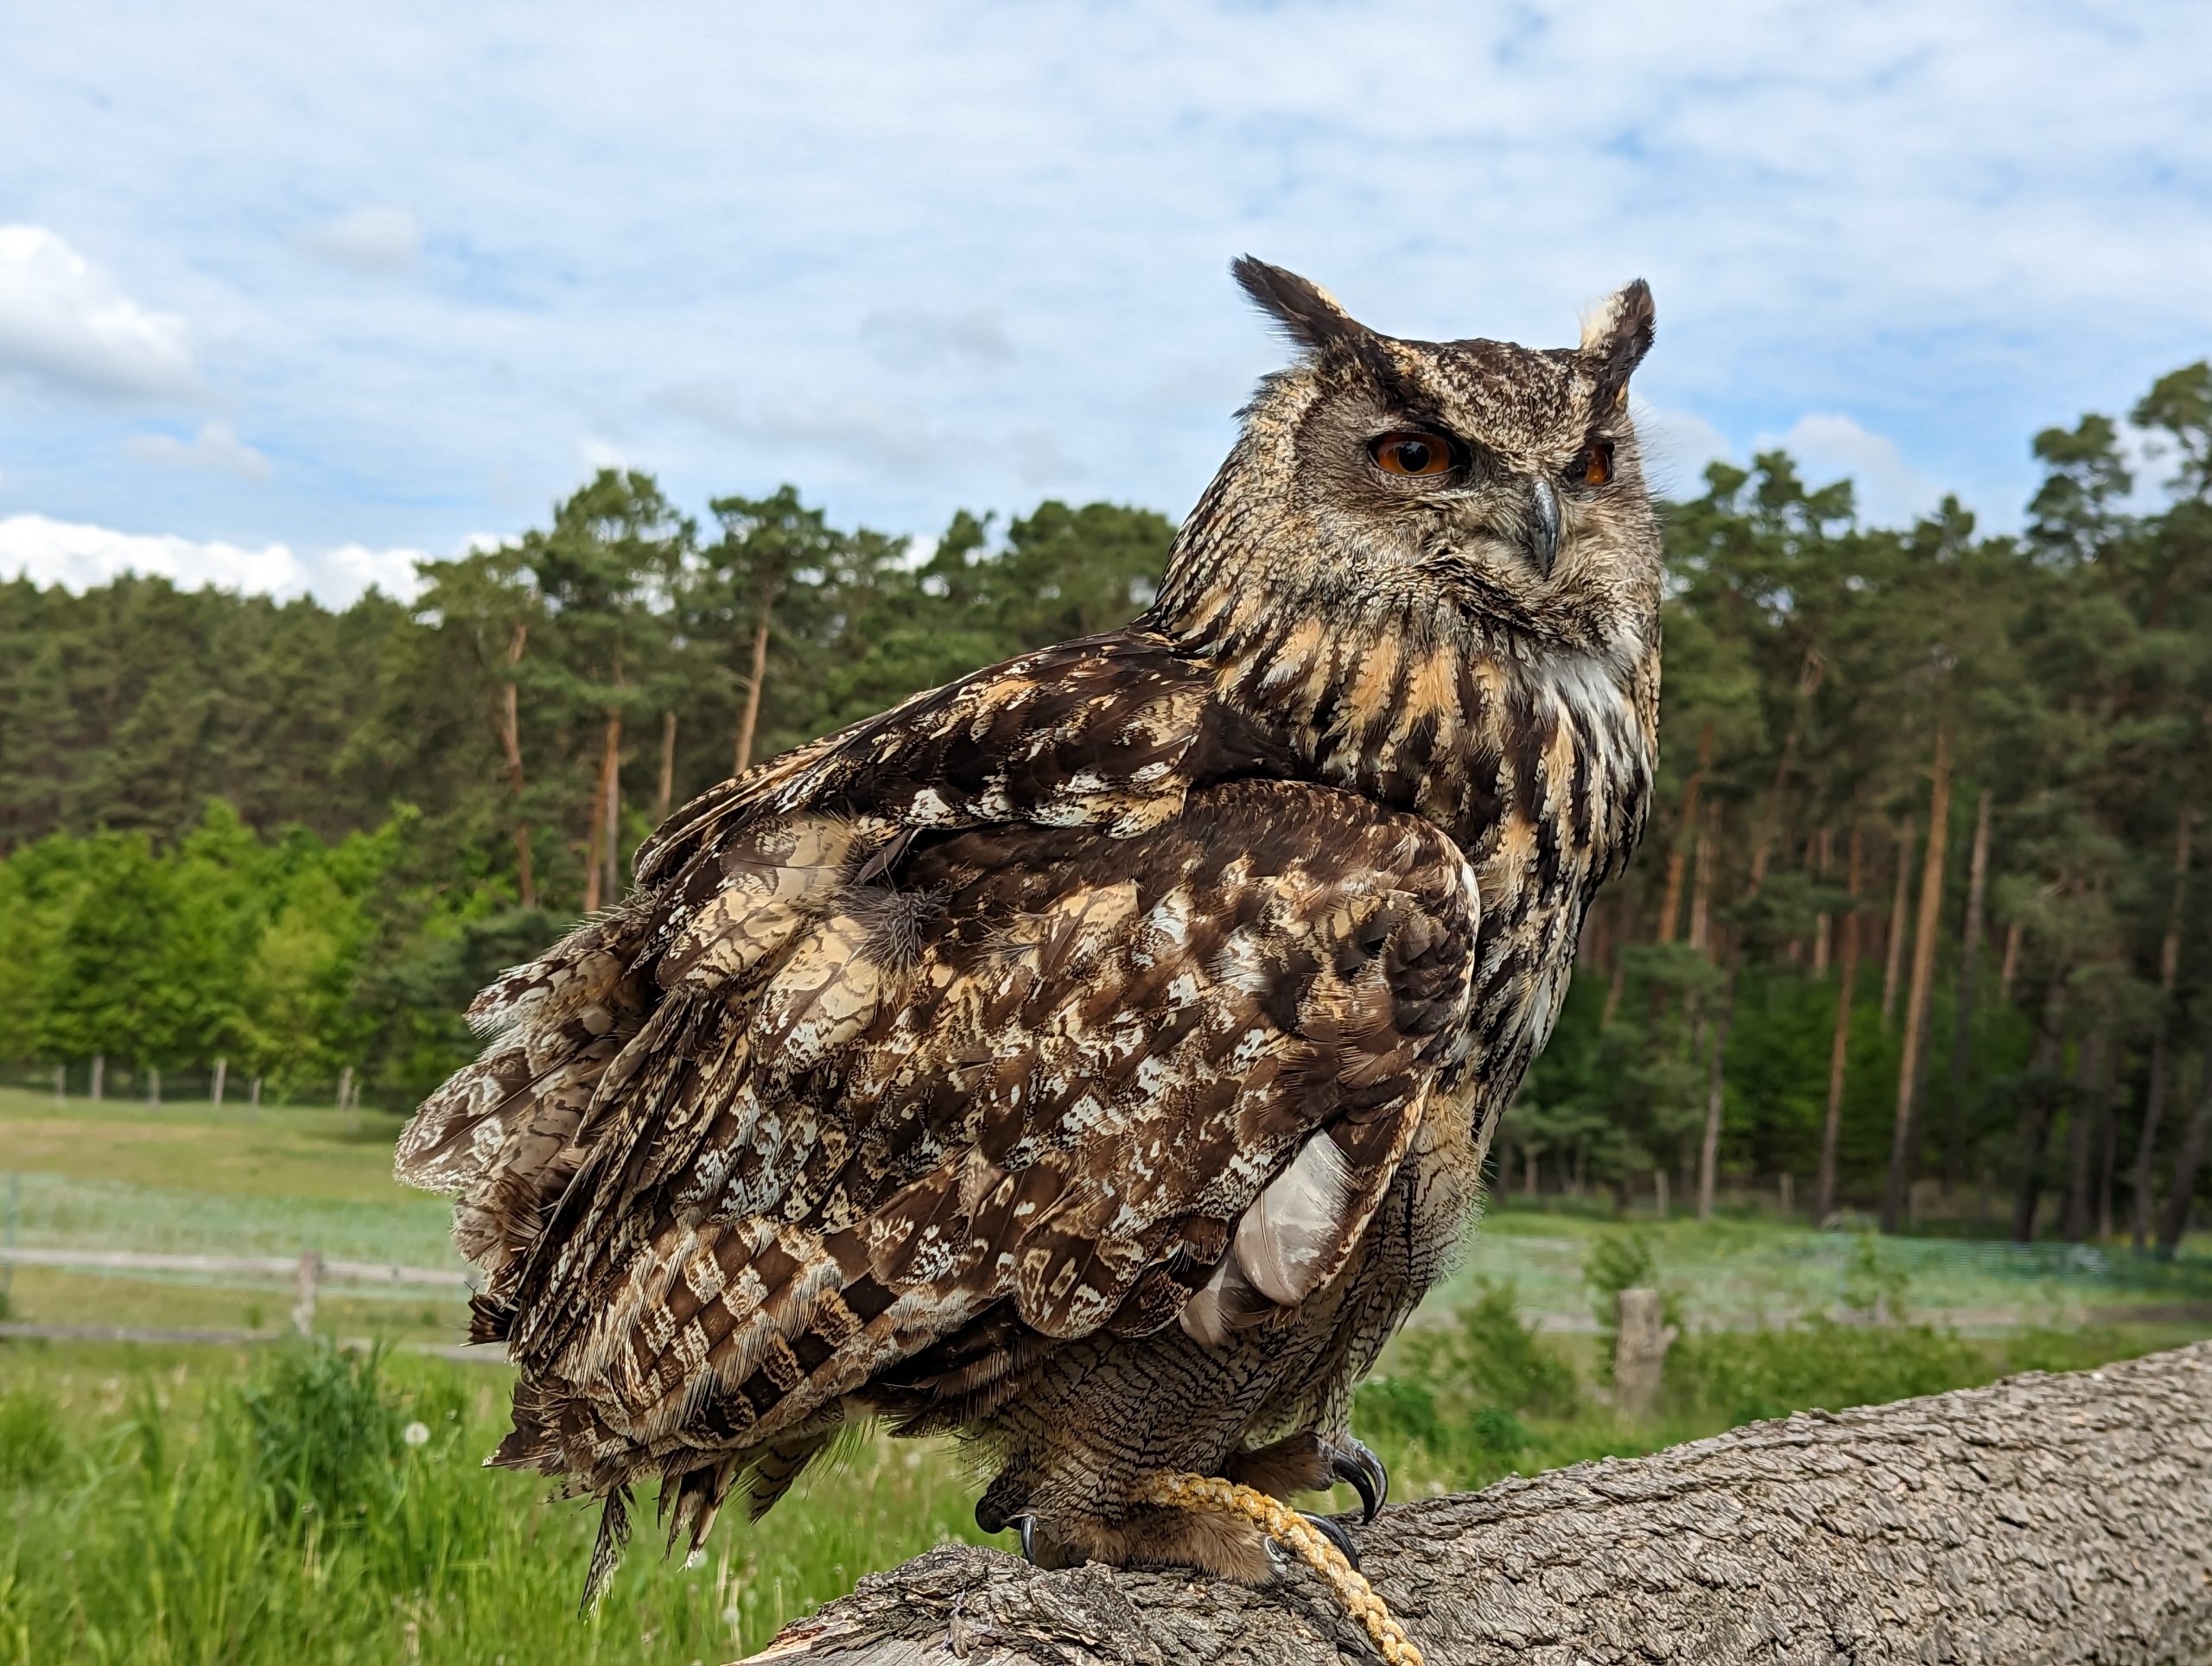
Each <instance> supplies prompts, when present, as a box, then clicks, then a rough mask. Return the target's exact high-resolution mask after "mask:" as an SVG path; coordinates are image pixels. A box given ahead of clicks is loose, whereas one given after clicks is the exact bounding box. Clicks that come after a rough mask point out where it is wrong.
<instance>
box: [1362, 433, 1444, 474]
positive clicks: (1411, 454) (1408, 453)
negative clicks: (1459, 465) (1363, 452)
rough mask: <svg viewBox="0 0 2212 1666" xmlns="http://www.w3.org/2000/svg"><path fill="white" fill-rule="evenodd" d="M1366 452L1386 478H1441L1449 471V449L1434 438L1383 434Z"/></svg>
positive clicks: (1421, 435) (1423, 435)
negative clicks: (1420, 475)
mask: <svg viewBox="0 0 2212 1666" xmlns="http://www.w3.org/2000/svg"><path fill="white" fill-rule="evenodd" d="M1367 449H1368V454H1369V455H1370V456H1372V457H1373V458H1374V459H1375V466H1376V467H1377V468H1379V469H1381V470H1382V471H1383V473H1384V474H1415V475H1418V474H1430V475H1434V474H1445V473H1446V472H1448V471H1449V470H1450V468H1451V467H1452V448H1451V447H1450V446H1449V445H1447V444H1446V443H1445V442H1443V441H1442V440H1440V439H1438V438H1437V437H1436V436H1434V435H1433V434H1385V435H1384V436H1383V437H1382V438H1381V439H1379V440H1377V441H1376V442H1374V443H1373V444H1372V445H1370V446H1369V447H1368V448H1367Z"/></svg>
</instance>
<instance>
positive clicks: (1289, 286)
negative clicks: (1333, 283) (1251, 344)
mask: <svg viewBox="0 0 2212 1666" xmlns="http://www.w3.org/2000/svg"><path fill="white" fill-rule="evenodd" d="M1229 270H1230V273H1231V275H1232V276H1234V277H1235V278H1236V281H1237V283H1240V284H1242V285H1243V289H1244V293H1245V294H1247V295H1249V296H1251V297H1252V299H1253V302H1255V304H1256V305H1257V306H1258V307H1259V308H1260V310H1261V311H1262V312H1264V313H1265V314H1267V315H1268V317H1270V318H1272V319H1274V321H1275V322H1276V323H1277V324H1278V325H1280V326H1281V328H1282V333H1283V334H1285V335H1287V336H1288V337H1289V338H1290V339H1291V341H1292V343H1293V344H1294V345H1295V346H1297V347H1304V348H1306V350H1308V351H1309V352H1313V353H1319V351H1320V350H1321V349H1322V348H1324V347H1328V346H1329V345H1330V344H1331V343H1332V342H1336V341H1345V340H1352V339H1354V338H1357V337H1359V336H1363V335H1365V334H1367V330H1366V328H1365V327H1364V326H1363V325H1361V324H1360V323H1359V322H1358V321H1357V320H1355V319H1354V318H1353V317H1352V315H1351V314H1350V313H1348V312H1346V311H1345V310H1344V308H1342V307H1340V306H1339V305H1338V304H1337V298H1336V296H1332V295H1331V294H1330V293H1329V292H1328V291H1327V290H1326V289H1323V288H1322V287H1321V286H1320V285H1319V283H1309V282H1307V281H1306V279H1305V278H1302V277H1299V275H1298V274H1297V273H1296V272H1287V271H1285V270H1283V269H1282V268H1281V267H1280V266H1270V265H1268V263H1267V262H1266V261H1264V260H1258V259H1255V258H1253V257H1252V256H1250V255H1240V256H1238V257H1237V258H1236V259H1235V260H1233V261H1231V262H1230V265H1229Z"/></svg>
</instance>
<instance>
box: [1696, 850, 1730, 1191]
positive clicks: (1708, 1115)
mask: <svg viewBox="0 0 2212 1666" xmlns="http://www.w3.org/2000/svg"><path fill="white" fill-rule="evenodd" d="M1700 866H1702V862H1700ZM1735 1021H1736V970H1735V968H1734V967H1732V966H1731V967H1730V968H1729V969H1728V987H1727V989H1726V990H1725V991H1724V992H1723V993H1722V995H1721V997H1720V1016H1719V1018H1718V1019H1716V1020H1715V1021H1713V1040H1712V1044H1711V1045H1712V1048H1713V1051H1712V1052H1711V1054H1710V1055H1709V1056H1708V1058H1707V1063H1706V1071H1705V1135H1704V1138H1703V1139H1701V1140H1700V1141H1699V1142H1698V1154H1697V1218H1698V1219H1700V1220H1701V1221H1709V1220H1711V1219H1712V1218H1713V1187H1714V1185H1715V1184H1716V1182H1717V1180H1718V1179H1719V1169H1720V1111H1721V1108H1722V1106H1723V1105H1724V1104H1725V1103H1726V1101H1727V1089H1728V1032H1729V1030H1730V1028H1731V1027H1732V1026H1733V1025H1734V1023H1735Z"/></svg>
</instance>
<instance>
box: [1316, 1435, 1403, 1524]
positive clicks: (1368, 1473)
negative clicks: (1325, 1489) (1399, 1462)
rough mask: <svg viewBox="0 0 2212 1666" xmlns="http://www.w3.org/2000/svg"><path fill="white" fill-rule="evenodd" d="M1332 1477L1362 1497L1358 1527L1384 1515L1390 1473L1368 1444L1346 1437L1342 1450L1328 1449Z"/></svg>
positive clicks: (1332, 1446)
mask: <svg viewBox="0 0 2212 1666" xmlns="http://www.w3.org/2000/svg"><path fill="white" fill-rule="evenodd" d="M1329 1473H1330V1474H1332V1475H1333V1476H1335V1477H1336V1478H1337V1479H1338V1480H1339V1481H1342V1482H1344V1484H1345V1485H1347V1486H1349V1487H1351V1490H1352V1491H1354V1492H1357V1494H1359V1523H1360V1525H1361V1526H1362V1527H1364V1526H1366V1525H1367V1524H1368V1523H1370V1522H1372V1521H1373V1520H1374V1519H1375V1518H1376V1516H1378V1515H1380V1514H1381V1513H1382V1510H1383V1505H1384V1504H1388V1503H1389V1500H1390V1472H1389V1470H1387V1469H1385V1468H1384V1467H1383V1460H1382V1459H1380V1458H1377V1457H1376V1455H1375V1454H1374V1453H1372V1452H1371V1451H1370V1450H1369V1449H1368V1447H1367V1443H1366V1442H1365V1441H1363V1440H1355V1439H1354V1438H1353V1437H1352V1436H1351V1435H1349V1434H1347V1435H1346V1436H1344V1445H1343V1446H1341V1447H1339V1446H1336V1445H1334V1444H1332V1445H1331V1446H1330V1447H1329Z"/></svg>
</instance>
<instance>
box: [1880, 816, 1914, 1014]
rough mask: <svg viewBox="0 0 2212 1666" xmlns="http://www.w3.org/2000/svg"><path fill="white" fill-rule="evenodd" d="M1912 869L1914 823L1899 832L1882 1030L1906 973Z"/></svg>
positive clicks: (1885, 945) (1884, 974) (1886, 946)
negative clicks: (1906, 924) (1905, 960)
mask: <svg viewBox="0 0 2212 1666" xmlns="http://www.w3.org/2000/svg"><path fill="white" fill-rule="evenodd" d="M1911 868H1912V820H1911V818H1910V817H1906V819H1905V822H1904V825H1903V826H1902V827H1900V828H1898V829H1897V889H1896V893H1895V894H1894V895H1893V896H1891V899H1890V930H1889V935H1888V936H1887V938H1885V939H1884V942H1883V951H1884V953H1885V956H1886V958H1885V961H1884V963H1883V966H1882V1027H1883V1028H1884V1029H1885V1030H1886V1029H1887V1028H1889V1027H1890V1019H1891V1015H1892V1014H1895V1013H1896V1011H1897V984H1898V982H1899V981H1900V974H1902V973H1903V972H1904V921H1905V906H1906V904H1907V902H1908V900H1910V891H1909V889H1908V882H1907V881H1908V875H1909V874H1910V871H1911Z"/></svg>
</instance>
